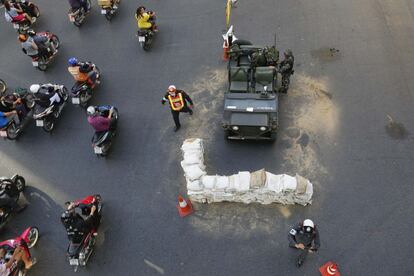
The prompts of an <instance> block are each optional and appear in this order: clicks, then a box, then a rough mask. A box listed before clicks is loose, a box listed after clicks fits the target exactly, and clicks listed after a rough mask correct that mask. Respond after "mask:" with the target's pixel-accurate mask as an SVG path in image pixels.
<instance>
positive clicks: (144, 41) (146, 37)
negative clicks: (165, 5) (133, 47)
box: [137, 11, 156, 51]
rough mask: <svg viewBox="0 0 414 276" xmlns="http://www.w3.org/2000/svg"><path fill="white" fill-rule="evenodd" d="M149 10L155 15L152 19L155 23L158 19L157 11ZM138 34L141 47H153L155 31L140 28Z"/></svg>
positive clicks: (144, 48)
mask: <svg viewBox="0 0 414 276" xmlns="http://www.w3.org/2000/svg"><path fill="white" fill-rule="evenodd" d="M149 12H150V13H152V14H153V16H152V17H151V19H150V22H151V23H152V24H153V25H154V24H155V21H156V17H155V13H154V12H152V11H149ZM137 36H138V42H139V45H141V48H142V49H143V50H144V51H148V50H149V49H150V48H151V44H152V41H153V40H154V36H155V32H154V31H152V30H151V29H138V33H137Z"/></svg>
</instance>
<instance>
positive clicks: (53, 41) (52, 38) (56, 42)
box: [50, 35, 60, 49]
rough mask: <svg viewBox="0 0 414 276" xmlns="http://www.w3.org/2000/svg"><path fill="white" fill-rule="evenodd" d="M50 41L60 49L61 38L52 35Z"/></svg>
mask: <svg viewBox="0 0 414 276" xmlns="http://www.w3.org/2000/svg"><path fill="white" fill-rule="evenodd" d="M50 40H51V41H52V43H53V44H54V45H55V48H56V49H59V47H60V40H59V37H58V36H57V35H52V37H51V38H50Z"/></svg>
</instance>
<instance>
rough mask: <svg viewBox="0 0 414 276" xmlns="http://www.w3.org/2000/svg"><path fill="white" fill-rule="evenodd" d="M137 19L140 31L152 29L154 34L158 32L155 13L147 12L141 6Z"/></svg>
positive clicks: (136, 14) (136, 15)
mask: <svg viewBox="0 0 414 276" xmlns="http://www.w3.org/2000/svg"><path fill="white" fill-rule="evenodd" d="M135 19H136V20H137V21H138V28H139V29H141V30H145V29H151V30H152V31H153V32H157V31H158V30H157V26H156V25H155V13H154V12H152V11H146V9H145V7H143V6H141V7H139V8H138V9H137V12H136V13H135Z"/></svg>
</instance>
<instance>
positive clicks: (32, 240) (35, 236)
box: [27, 227, 39, 248]
mask: <svg viewBox="0 0 414 276" xmlns="http://www.w3.org/2000/svg"><path fill="white" fill-rule="evenodd" d="M27 239H28V240H29V242H28V243H27V247H28V248H32V247H33V246H35V245H36V243H37V241H38V240H39V229H38V228H37V227H32V229H30V232H29V235H28V237H27Z"/></svg>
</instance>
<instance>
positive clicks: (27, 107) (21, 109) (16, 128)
mask: <svg viewBox="0 0 414 276" xmlns="http://www.w3.org/2000/svg"><path fill="white" fill-rule="evenodd" d="M17 100H20V105H19V106H17V107H15V106H13V105H14V102H16V101H17ZM0 105H1V107H2V108H5V109H8V110H13V109H15V110H16V111H17V115H18V116H19V120H20V124H16V122H15V121H14V120H10V121H9V122H8V124H7V125H6V126H4V127H2V128H0V137H3V138H7V139H10V140H15V139H17V138H18V136H19V135H20V134H21V132H22V131H23V128H24V126H25V125H26V124H25V120H26V119H28V118H29V117H28V116H27V115H28V113H29V112H30V111H31V110H32V109H33V107H34V106H35V100H34V98H33V95H32V94H31V93H28V91H27V89H25V88H16V89H15V90H14V92H13V93H12V94H9V95H6V96H4V97H2V98H1V100H0Z"/></svg>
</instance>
